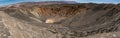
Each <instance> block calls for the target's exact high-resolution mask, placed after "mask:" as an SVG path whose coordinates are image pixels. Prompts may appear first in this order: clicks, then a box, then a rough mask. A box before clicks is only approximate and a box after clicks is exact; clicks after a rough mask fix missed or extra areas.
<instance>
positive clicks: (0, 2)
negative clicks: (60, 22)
mask: <svg viewBox="0 0 120 38" xmlns="http://www.w3.org/2000/svg"><path fill="white" fill-rule="evenodd" d="M41 1H76V2H79V3H89V2H93V3H114V4H117V3H120V0H0V6H4V5H9V4H15V3H19V2H41Z"/></svg>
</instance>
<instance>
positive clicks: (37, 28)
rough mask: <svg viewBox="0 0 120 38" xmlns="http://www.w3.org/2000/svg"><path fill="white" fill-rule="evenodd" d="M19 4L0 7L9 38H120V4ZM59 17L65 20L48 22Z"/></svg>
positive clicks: (0, 13)
mask: <svg viewBox="0 0 120 38" xmlns="http://www.w3.org/2000/svg"><path fill="white" fill-rule="evenodd" d="M16 5H17V4H16ZM16 5H15V6H14V5H13V6H7V7H2V8H0V10H1V12H0V17H2V18H0V20H1V19H2V20H1V21H0V25H1V26H2V23H4V24H3V26H5V29H3V28H2V31H4V30H7V31H5V32H6V33H7V35H6V37H5V38H7V37H8V36H10V37H9V38H16V37H18V38H120V37H119V33H120V32H119V30H120V26H119V25H120V5H119V4H118V5H115V4H94V3H87V4H83V3H81V4H79V3H75V4H50V5H49V4H48V5H31V6H28V5H23V4H22V5H20V4H19V5H18V6H16ZM56 17H60V18H61V17H65V19H64V21H59V22H58V23H56V22H55V23H50V24H48V23H45V21H46V20H47V19H49V18H56ZM60 18H56V19H60ZM62 20H63V19H62ZM1 22H2V23H1ZM0 28H1V27H0ZM1 33H2V32H0V34H1ZM0 37H3V36H0ZM3 38H4V37H3Z"/></svg>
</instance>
